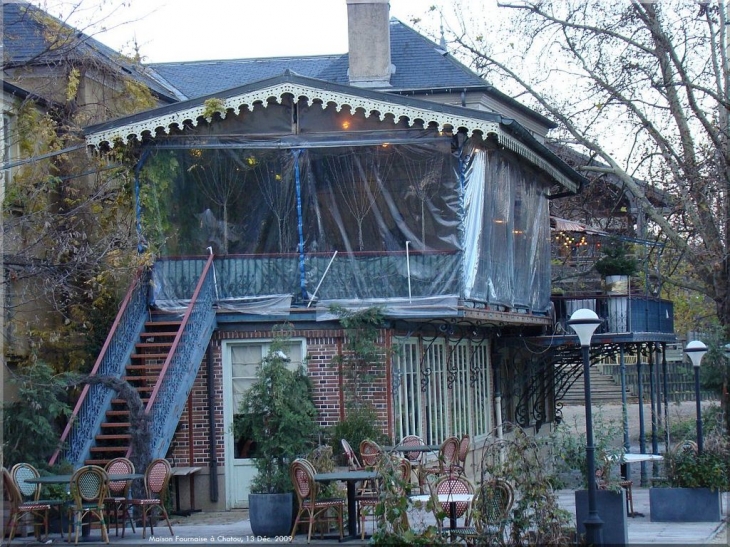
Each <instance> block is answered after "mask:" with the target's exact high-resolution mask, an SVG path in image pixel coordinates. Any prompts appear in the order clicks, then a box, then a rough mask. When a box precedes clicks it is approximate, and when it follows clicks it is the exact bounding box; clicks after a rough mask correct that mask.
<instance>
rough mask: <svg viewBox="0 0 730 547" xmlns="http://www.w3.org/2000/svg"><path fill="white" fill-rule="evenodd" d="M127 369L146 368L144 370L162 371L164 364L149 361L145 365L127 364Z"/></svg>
mask: <svg viewBox="0 0 730 547" xmlns="http://www.w3.org/2000/svg"><path fill="white" fill-rule="evenodd" d="M125 368H126V369H127V371H130V370H131V371H134V370H144V371H148V370H149V371H152V372H160V371H161V370H162V364H161V363H159V364H157V363H149V364H144V365H127V366H126V367H125Z"/></svg>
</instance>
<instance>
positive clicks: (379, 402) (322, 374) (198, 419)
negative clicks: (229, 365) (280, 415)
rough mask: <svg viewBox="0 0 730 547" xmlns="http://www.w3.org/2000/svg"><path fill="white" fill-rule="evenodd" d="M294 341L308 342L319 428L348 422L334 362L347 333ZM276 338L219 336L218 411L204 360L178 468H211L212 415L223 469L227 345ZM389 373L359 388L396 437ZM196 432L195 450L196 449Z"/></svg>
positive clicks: (176, 449) (381, 370)
mask: <svg viewBox="0 0 730 547" xmlns="http://www.w3.org/2000/svg"><path fill="white" fill-rule="evenodd" d="M290 335H291V337H292V338H304V339H305V340H306V347H307V361H306V364H307V369H308V373H309V377H310V378H311V380H312V386H313V396H314V402H315V405H316V407H317V408H318V410H319V417H318V420H319V423H320V425H322V426H324V427H328V426H332V425H334V424H336V423H338V422H339V421H340V420H342V419H343V418H344V414H345V409H344V394H343V389H348V388H349V386H347V385H346V384H345V380H344V378H345V377H346V376H345V375H341V374H340V373H339V368H338V366H337V365H336V364H334V363H333V358H334V357H335V356H337V355H338V354H340V353H341V352H342V348H343V346H344V344H345V341H344V331H343V330H342V329H332V330H327V329H319V330H295V331H292V332H291V333H290ZM271 338H272V332H271V331H269V330H264V331H250V332H248V331H247V332H244V331H241V332H234V331H217V332H216V333H215V334H214V335H213V340H212V341H211V351H210V355H211V357H212V360H213V371H214V373H213V374H214V377H213V378H212V381H213V391H214V399H213V406H212V408H209V405H208V370H207V364H206V362H205V360H204V361H203V363H202V364H201V366H200V369H199V372H198V376H197V378H196V379H195V384H194V385H193V389H192V391H191V396H190V398H189V400H188V404H187V405H186V407H185V411H184V412H183V414H182V416H181V417H180V423H179V425H178V429H177V431H176V432H175V436H174V438H173V441H172V447H171V454H170V456H171V458H172V459H173V462H174V464H175V465H176V466H202V467H207V466H208V465H209V463H210V447H209V443H210V442H211V439H210V428H209V412H211V411H212V412H213V413H214V416H215V432H216V435H215V440H214V442H215V448H216V453H217V462H218V466H219V468H220V469H221V472H222V468H223V466H224V465H225V461H224V436H225V435H226V434H228V428H229V427H230V424H224V423H223V370H222V359H223V357H222V354H221V347H222V342H223V341H224V340H225V341H230V340H251V341H255V340H270V339H271ZM389 339H390V333H387V332H386V333H383V337H382V338H381V342H382V343H383V344H387V343H388V341H389ZM388 369H389V367H388V366H387V364H386V363H383V364H380V365H379V366H378V367H377V370H376V374H375V375H374V377H373V378H372V380H368V381H367V383H366V384H365V385H361V386H359V388H360V389H359V391H360V394H361V396H362V397H363V399H365V400H367V401H369V402H370V403H372V404H373V406H374V407H375V408H376V410H377V412H378V415H379V418H380V420H381V423H382V426H383V430H384V431H385V432H386V433H388V434H390V433H391V422H392V418H391V414H392V410H391V408H390V396H389V393H388V385H389V384H390V380H389V379H390V376H389V371H388ZM191 432H192V447H191Z"/></svg>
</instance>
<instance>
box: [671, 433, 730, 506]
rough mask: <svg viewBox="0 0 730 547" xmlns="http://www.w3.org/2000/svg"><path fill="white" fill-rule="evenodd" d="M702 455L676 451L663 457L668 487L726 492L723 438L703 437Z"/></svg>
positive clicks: (727, 452) (727, 450) (727, 446)
mask: <svg viewBox="0 0 730 547" xmlns="http://www.w3.org/2000/svg"><path fill="white" fill-rule="evenodd" d="M703 445H704V446H703V450H702V454H697V453H696V452H695V450H693V449H691V448H689V449H688V448H683V447H681V443H680V447H679V448H678V449H675V450H671V451H669V452H667V453H666V454H665V455H664V468H665V469H666V473H667V483H668V485H669V486H674V487H679V488H710V489H712V490H718V489H719V490H721V491H723V492H727V491H728V490H730V443H728V439H727V436H724V435H717V434H714V435H710V436H708V437H705V439H704V443H703Z"/></svg>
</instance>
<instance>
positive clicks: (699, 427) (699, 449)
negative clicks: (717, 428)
mask: <svg viewBox="0 0 730 547" xmlns="http://www.w3.org/2000/svg"><path fill="white" fill-rule="evenodd" d="M694 369H695V399H696V401H697V454H702V405H701V404H700V367H694Z"/></svg>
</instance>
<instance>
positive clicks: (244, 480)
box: [222, 340, 306, 509]
mask: <svg viewBox="0 0 730 547" xmlns="http://www.w3.org/2000/svg"><path fill="white" fill-rule="evenodd" d="M269 346H270V341H260V340H257V341H256V342H242V341H229V342H224V343H223V348H222V350H223V419H224V424H225V432H224V434H225V437H224V439H225V440H224V454H225V459H226V464H225V473H226V479H225V482H226V509H239V508H245V507H248V492H249V486H250V484H251V480H252V479H253V477H254V475H255V474H256V467H255V466H254V460H253V459H252V458H250V457H249V453H250V452H251V451H252V450H253V449H254V448H255V439H235V438H234V435H233V431H232V430H231V425H232V424H233V417H234V415H235V414H236V413H237V412H238V406H239V404H240V402H241V399H242V398H243V394H244V393H246V390H247V389H248V388H249V386H250V385H251V383H252V382H253V381H254V379H255V378H256V371H257V370H258V367H259V365H260V363H261V359H263V358H264V357H265V356H266V354H267V353H268V351H269ZM284 351H285V353H286V354H287V356H288V357H289V359H290V361H289V366H290V367H291V368H293V369H296V368H297V367H299V366H300V365H301V364H302V360H303V356H304V355H306V352H305V349H304V341H303V340H290V341H288V342H287V347H286V349H285V350H284Z"/></svg>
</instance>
